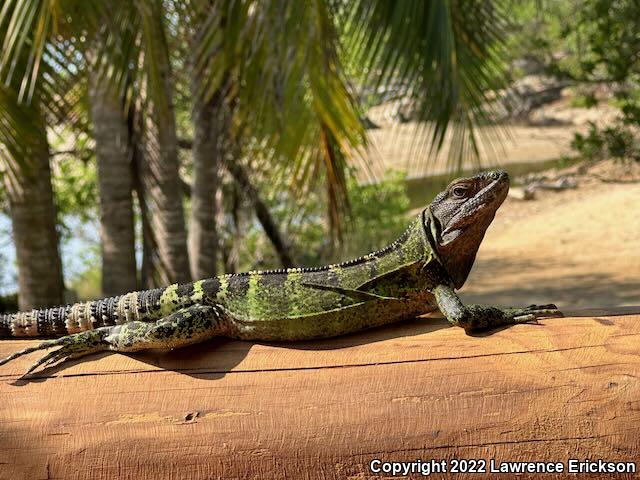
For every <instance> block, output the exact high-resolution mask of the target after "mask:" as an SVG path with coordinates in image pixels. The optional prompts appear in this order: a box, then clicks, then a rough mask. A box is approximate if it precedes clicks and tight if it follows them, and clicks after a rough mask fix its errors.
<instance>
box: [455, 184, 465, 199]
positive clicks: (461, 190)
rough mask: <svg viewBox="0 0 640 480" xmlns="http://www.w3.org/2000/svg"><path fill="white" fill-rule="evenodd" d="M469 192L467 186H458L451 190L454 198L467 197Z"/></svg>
mask: <svg viewBox="0 0 640 480" xmlns="http://www.w3.org/2000/svg"><path fill="white" fill-rule="evenodd" d="M467 190H469V187H468V186H467V185H456V186H455V187H453V188H452V189H451V195H452V196H453V197H454V198H463V197H464V196H465V195H466V193H467Z"/></svg>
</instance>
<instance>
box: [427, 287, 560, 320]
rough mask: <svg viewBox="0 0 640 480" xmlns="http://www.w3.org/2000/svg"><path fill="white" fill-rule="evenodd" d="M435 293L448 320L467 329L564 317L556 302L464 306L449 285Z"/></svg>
mask: <svg viewBox="0 0 640 480" xmlns="http://www.w3.org/2000/svg"><path fill="white" fill-rule="evenodd" d="M434 294H435V296H436V301H437V302H438V307H439V308H440V311H441V312H442V313H443V314H444V316H445V317H447V320H449V322H451V323H452V324H453V325H457V326H459V327H462V328H464V329H465V330H478V329H483V328H495V327H499V326H502V325H513V324H516V323H529V322H535V321H537V319H538V318H541V317H562V316H563V315H562V312H560V311H559V310H558V308H557V307H556V306H555V305H553V304H548V305H529V306H528V307H526V308H497V307H492V306H489V305H463V304H462V302H461V301H460V298H459V297H458V295H456V293H455V292H454V291H453V289H452V288H451V287H449V286H447V285H438V286H437V287H436V288H435V290H434Z"/></svg>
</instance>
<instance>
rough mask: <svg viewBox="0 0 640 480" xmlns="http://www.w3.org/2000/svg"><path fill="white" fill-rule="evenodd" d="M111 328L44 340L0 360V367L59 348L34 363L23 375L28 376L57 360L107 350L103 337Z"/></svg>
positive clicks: (107, 346) (107, 345)
mask: <svg viewBox="0 0 640 480" xmlns="http://www.w3.org/2000/svg"><path fill="white" fill-rule="evenodd" d="M113 328H115V327H101V328H97V329H95V330H88V331H86V332H80V333H74V334H73V335H67V336H66V337H61V338H56V339H54V340H45V341H44V342H42V343H40V344H38V345H36V346H35V347H29V348H25V349H24V350H21V351H19V352H16V353H14V354H13V355H9V356H8V357H7V358H4V359H2V360H0V366H1V365H4V364H5V363H8V362H10V361H11V360H15V359H16V358H18V357H21V356H23V355H27V354H29V353H32V352H37V351H38V350H48V349H49V348H54V347H60V348H59V349H57V350H54V351H52V352H49V353H47V354H46V355H45V356H43V357H42V358H40V360H38V361H37V362H36V363H34V364H33V365H32V366H31V367H30V368H29V370H27V371H26V372H25V375H28V374H29V373H31V372H33V371H34V370H35V369H36V368H38V367H39V366H40V365H43V366H46V365H50V364H52V363H55V362H57V361H58V360H63V359H64V360H66V359H72V358H79V357H83V356H85V355H88V354H90V353H95V352H99V351H102V350H108V349H109V344H108V343H107V342H105V337H106V336H107V335H108V334H109V332H110V331H111V329H113Z"/></svg>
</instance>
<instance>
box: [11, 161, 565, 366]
mask: <svg viewBox="0 0 640 480" xmlns="http://www.w3.org/2000/svg"><path fill="white" fill-rule="evenodd" d="M508 190H509V177H508V175H507V174H506V173H505V172H502V171H491V172H486V173H481V174H479V175H476V176H474V177H470V178H462V179H458V180H455V181H453V182H452V183H451V184H450V185H449V186H448V188H447V189H446V190H445V191H443V192H441V193H440V194H438V195H437V196H436V197H435V198H434V200H433V202H432V203H431V205H429V206H428V207H427V208H425V209H424V210H423V211H422V213H421V214H420V215H419V216H418V217H417V218H416V219H415V220H414V221H413V222H412V223H411V224H410V225H409V227H408V229H407V230H406V231H405V232H404V233H403V234H402V236H401V237H400V238H398V239H397V240H396V241H395V242H393V243H392V244H391V245H389V246H388V247H386V248H383V249H382V250H379V251H376V252H373V253H370V254H368V255H365V256H363V257H360V258H357V259H355V260H350V261H347V262H344V263H340V264H337V265H329V266H326V267H320V268H293V269H288V270H272V271H265V272H260V271H257V272H248V273H239V274H232V275H222V276H219V277H215V278H209V279H205V280H199V281H197V282H194V283H189V284H183V285H178V284H175V285H171V286H168V287H166V288H158V289H154V290H146V291H140V292H132V293H127V294H126V295H121V296H117V297H112V298H106V299H103V300H96V301H92V302H87V303H77V304H75V305H68V306H64V307H58V308H50V309H43V310H33V311H31V312H21V313H15V314H12V315H4V316H0V337H36V336H44V337H61V338H55V339H52V340H46V341H43V342H42V343H40V344H39V345H37V346H34V347H29V348H26V349H24V350H22V351H20V352H17V353H15V354H13V355H11V356H9V357H7V358H5V359H4V360H2V361H0V365H2V364H5V363H7V362H8V361H10V360H13V359H15V358H17V357H19V356H21V355H25V354H27V353H30V352H35V351H37V350H45V349H48V348H51V347H60V348H58V349H57V350H53V351H51V352H50V353H48V354H46V355H45V356H43V357H42V358H41V359H40V360H38V361H37V362H36V363H35V364H34V365H33V366H32V367H31V368H30V369H29V370H28V372H27V373H29V372H31V371H33V370H34V369H35V368H36V367H38V366H39V365H48V364H51V363H54V362H57V361H59V360H63V359H70V358H77V357H81V356H84V355H87V354H89V353H93V352H98V351H101V350H114V351H117V352H132V351H136V350H143V349H147V348H176V347H182V346H185V345H190V344H194V343H197V342H202V341H204V340H206V339H209V338H211V337H215V336H218V335H223V336H227V337H232V338H237V339H242V340H265V341H268V340H281V341H293V340H303V339H312V338H322V337H332V336H335V335H341V334H345V333H349V332H354V331H357V330H362V329H364V328H370V327H375V326H378V325H383V324H386V323H391V322H397V321H400V320H404V319H408V318H413V317H415V316H417V315H421V314H424V313H428V312H432V311H434V310H436V309H438V308H439V309H440V310H441V312H442V313H443V314H444V316H445V317H446V318H447V319H448V320H449V322H451V323H452V324H454V325H458V326H460V327H464V328H465V329H476V328H486V327H494V326H498V325H506V324H514V323H522V322H530V321H533V320H535V319H536V318H538V317H542V316H558V315H561V314H560V312H558V310H557V309H556V307H555V305H543V306H535V305H532V306H530V307H527V308H511V309H499V308H496V307H491V306H482V305H466V306H465V305H463V304H462V302H461V301H460V299H459V298H458V296H457V295H456V293H455V292H454V289H458V288H460V287H462V285H463V284H464V282H465V281H466V279H467V276H468V274H469V271H470V270H471V267H472V265H473V262H474V260H475V257H476V252H477V250H478V247H479V246H480V242H481V241H482V238H483V237H484V234H485V231H486V229H487V227H488V226H489V224H490V223H491V221H492V220H493V218H494V216H495V213H496V210H497V209H498V207H499V206H500V205H501V204H502V202H503V201H504V199H505V197H506V196H507V191H508Z"/></svg>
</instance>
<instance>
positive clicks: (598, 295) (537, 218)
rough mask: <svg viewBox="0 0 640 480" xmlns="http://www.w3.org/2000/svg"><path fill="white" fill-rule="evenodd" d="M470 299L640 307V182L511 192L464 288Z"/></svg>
mask: <svg viewBox="0 0 640 480" xmlns="http://www.w3.org/2000/svg"><path fill="white" fill-rule="evenodd" d="M462 296H463V298H464V299H465V301H467V302H477V303H495V304H501V305H529V304H532V303H549V302H554V303H556V304H558V306H560V307H607V306H621V305H640V183H631V184H609V183H602V182H599V181H591V182H587V183H583V184H581V185H580V186H579V188H577V189H575V190H566V191H562V192H542V193H539V195H538V199H536V200H535V201H531V202H522V201H518V200H514V199H512V198H508V199H507V201H506V202H505V204H504V205H503V206H502V207H501V208H500V210H499V211H498V214H497V216H496V219H495V220H494V223H493V225H492V226H491V227H490V228H489V231H488V232H487V235H486V237H485V240H484V242H483V244H482V246H481V248H480V251H479V253H478V257H477V261H476V264H475V266H474V269H473V271H472V272H471V275H470V277H469V280H468V282H467V286H465V287H464V288H463V290H462Z"/></svg>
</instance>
